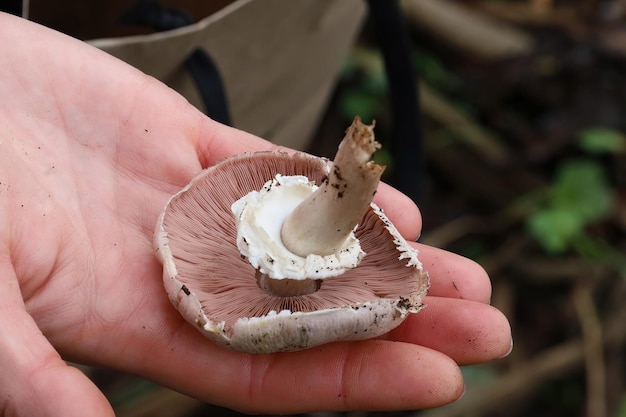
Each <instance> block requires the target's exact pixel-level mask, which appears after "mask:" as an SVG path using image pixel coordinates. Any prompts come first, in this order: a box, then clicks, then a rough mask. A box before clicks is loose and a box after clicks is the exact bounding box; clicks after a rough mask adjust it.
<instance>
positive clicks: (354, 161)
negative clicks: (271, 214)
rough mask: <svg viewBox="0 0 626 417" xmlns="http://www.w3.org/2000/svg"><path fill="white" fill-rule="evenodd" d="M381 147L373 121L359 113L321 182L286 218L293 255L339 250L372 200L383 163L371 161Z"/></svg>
mask: <svg viewBox="0 0 626 417" xmlns="http://www.w3.org/2000/svg"><path fill="white" fill-rule="evenodd" d="M378 148H380V144H379V143H378V142H376V140H375V139H374V124H372V125H365V124H363V123H362V122H361V119H360V118H359V117H358V116H357V117H355V118H354V121H353V122H352V125H351V126H350V127H349V128H348V129H347V130H346V135H345V136H344V138H343V140H342V141H341V143H340V144H339V149H338V150H337V154H336V155H335V159H334V161H333V166H332V168H331V171H330V173H329V175H328V178H326V179H325V180H324V181H323V183H322V184H321V186H320V187H319V188H318V189H317V190H316V191H315V192H314V193H313V194H311V195H310V196H309V197H308V198H307V199H306V200H304V201H303V202H302V203H300V204H299V205H298V206H297V207H296V208H295V209H294V211H293V212H292V213H291V214H290V215H289V217H288V218H287V219H286V220H285V222H284V223H283V225H282V229H281V240H282V242H283V244H284V245H285V247H286V248H287V249H289V250H290V251H291V252H292V253H295V254H296V255H299V256H303V257H306V256H308V255H310V254H316V255H320V256H326V255H331V254H337V253H339V252H340V251H341V249H342V245H343V243H344V242H345V240H346V239H347V238H348V236H349V235H350V233H351V232H352V231H353V230H354V228H355V227H356V226H357V224H358V223H359V222H360V221H361V218H362V217H363V215H364V214H365V212H366V211H367V209H368V207H369V206H370V204H371V202H372V199H373V198H374V194H375V193H376V188H377V187H378V183H379V181H380V176H381V175H382V173H383V171H384V169H385V167H384V166H381V165H378V164H376V163H374V162H373V161H371V160H370V159H371V157H372V155H373V154H374V152H375V151H376V149H378Z"/></svg>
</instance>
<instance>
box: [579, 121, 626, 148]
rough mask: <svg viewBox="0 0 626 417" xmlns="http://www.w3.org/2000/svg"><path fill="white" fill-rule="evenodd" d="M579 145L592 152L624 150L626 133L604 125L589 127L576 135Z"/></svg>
mask: <svg viewBox="0 0 626 417" xmlns="http://www.w3.org/2000/svg"><path fill="white" fill-rule="evenodd" d="M578 144H579V145H580V147H581V148H582V149H583V150H585V151H587V152H589V153H592V154H605V153H621V152H624V151H626V134H624V133H622V132H619V131H617V130H613V129H609V128H605V127H590V128H587V129H585V130H583V131H582V132H580V134H579V135H578Z"/></svg>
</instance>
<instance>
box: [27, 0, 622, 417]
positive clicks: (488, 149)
mask: <svg viewBox="0 0 626 417" xmlns="http://www.w3.org/2000/svg"><path fill="white" fill-rule="evenodd" d="M157 6H158V7H157ZM138 7H139V9H140V10H141V7H145V8H147V9H145V10H152V11H154V10H158V11H159V13H161V12H163V11H164V10H165V12H167V13H170V14H169V15H168V14H167V13H166V15H165V16H166V17H167V16H169V17H171V16H174V17H180V16H181V14H180V13H181V12H184V13H183V15H184V16H186V19H187V20H185V19H183V20H185V24H187V23H190V22H204V23H205V24H204V25H203V26H201V27H198V26H197V31H198V33H201V34H202V33H204V34H205V35H206V36H207V37H210V39H208V40H207V39H205V38H202V37H194V38H193V39H192V40H190V38H189V37H187V38H186V37H185V36H187V35H185V34H182V35H181V36H182V41H181V42H186V44H188V45H189V49H188V51H187V52H189V51H192V50H195V49H193V48H198V47H200V48H201V49H202V50H203V51H204V53H205V56H204V57H205V58H208V63H207V62H206V59H205V60H204V61H203V60H200V63H201V65H200V69H201V71H200V73H201V75H202V74H211V73H213V79H214V80H217V85H218V87H216V88H217V93H216V94H214V96H220V97H222V100H221V101H220V100H218V102H217V103H212V104H211V103H207V101H206V100H205V99H203V97H202V94H198V92H197V91H194V87H197V86H198V78H197V74H196V75H193V74H192V76H191V78H188V79H186V81H184V80H183V81H181V79H184V77H183V78H181V77H179V75H177V74H178V72H179V70H180V71H182V72H189V71H190V68H191V72H193V68H197V67H193V66H191V67H190V66H189V56H187V55H185V56H179V55H176V54H173V55H172V56H169V55H167V54H166V55H164V56H161V58H159V60H158V61H155V60H154V59H152V57H153V55H154V54H157V55H158V54H159V53H162V51H163V50H166V49H167V48H164V47H163V46H162V44H161V43H160V42H170V40H171V39H175V38H177V36H178V35H176V34H178V33H180V31H178V32H177V31H176V30H174V31H173V32H171V31H168V30H166V29H167V28H166V27H165V28H164V26H163V25H161V26H160V27H157V26H159V25H155V24H154V21H153V20H152V21H151V20H150V19H149V18H146V15H147V14H149V13H147V14H146V13H145V10H144V12H141V13H144V14H143V15H142V14H141V13H139V15H140V16H143V17H139V18H138V17H137V15H135V16H134V17H133V13H135V12H136V11H137V10H138V9H137V8H138ZM155 7H156V8H155ZM28 8H29V10H28V17H29V18H30V19H32V20H35V21H38V22H40V23H43V24H45V25H47V26H51V27H53V28H55V29H58V30H61V31H63V32H66V33H68V34H70V35H72V36H75V37H78V38H80V39H84V40H90V41H93V40H94V39H97V38H98V39H102V38H105V40H104V41H103V40H100V41H93V43H94V44H95V45H96V46H98V47H102V48H103V49H105V50H108V51H109V52H111V53H113V54H116V55H118V56H120V57H122V58H123V59H126V60H127V61H129V62H131V63H133V64H135V65H137V66H138V67H140V68H141V69H142V70H145V71H146V72H149V73H153V74H155V76H157V77H159V78H161V79H163V80H164V81H165V82H167V83H168V84H170V85H172V86H173V88H176V89H179V91H181V92H182V93H183V94H185V95H186V96H187V97H188V98H189V99H190V101H192V102H194V103H198V106H199V107H200V108H202V109H203V110H204V111H207V112H209V114H211V108H213V109H214V110H213V111H217V112H218V113H219V114H220V115H221V116H222V117H223V118H224V121H225V122H227V123H231V124H233V125H235V126H237V127H240V128H243V129H246V130H249V131H251V132H253V133H256V134H259V135H260V136H263V137H266V138H268V139H272V140H275V141H276V142H280V143H283V144H286V145H289V146H293V147H297V148H299V149H303V150H307V151H309V152H312V153H315V154H319V155H324V156H329V157H330V156H332V155H334V152H335V149H336V146H337V144H338V142H339V140H340V139H341V138H342V136H343V131H344V130H345V128H346V127H347V126H348V125H349V124H350V122H351V120H352V119H353V117H354V116H355V115H360V116H361V117H362V118H363V119H364V120H365V121H366V122H368V121H370V120H373V119H375V120H376V136H377V139H378V140H379V141H381V142H382V143H383V149H382V151H381V152H379V153H377V156H376V158H378V159H379V162H382V163H384V164H386V165H387V166H388V168H387V171H386V178H385V179H386V180H387V181H388V182H391V183H392V184H393V185H395V186H397V187H398V188H400V189H402V190H403V191H404V192H406V193H407V194H409V195H410V196H411V197H412V198H413V199H414V200H415V201H416V202H417V203H418V204H419V206H420V208H421V210H422V213H423V219H424V230H423V235H422V237H421V241H422V242H424V243H427V244H430V245H434V246H438V247H442V248H445V249H448V250H451V251H454V252H457V253H460V254H462V255H465V256H467V257H470V258H472V259H474V260H476V261H477V262H479V263H480V264H481V265H482V266H483V267H484V268H485V269H486V270H487V271H488V272H489V274H490V276H491V278H492V281H493V297H492V303H493V304H494V305H495V306H496V307H498V308H499V309H500V310H502V311H503V312H504V313H505V314H506V316H507V317H508V318H509V320H510V322H511V325H512V328H513V335H514V340H515V348H514V350H513V352H512V354H511V355H510V356H509V357H507V358H506V359H503V360H499V361H495V362H492V363H488V364H484V365H478V366H469V367H464V368H463V372H464V374H465V378H466V383H467V393H466V395H465V397H464V398H463V399H462V400H460V401H459V402H457V403H454V404H451V405H449V406H445V407H442V408H439V409H434V410H426V411H415V410H407V411H406V412H397V413H372V412H367V411H362V412H351V413H316V414H309V415H310V416H324V417H326V416H351V417H357V416H358V417H367V416H387V415H389V416H420V417H452V416H459V417H460V416H470V417H474V416H475V417H496V416H529V415H530V416H554V417H560V416H563V417H565V416H590V417H605V416H606V417H625V416H626V386H625V382H626V381H625V375H626V349H625V339H626V302H625V300H626V233H625V230H626V1H624V0H562V1H559V0H465V1H453V0H406V1H401V2H395V1H392V0H385V1H376V0H373V1H369V2H361V1H358V0H356V1H347V0H338V1H331V0H324V1H313V2H311V1H304V0H299V1H298V2H280V1H279V2H276V1H270V0H266V1H265V2H260V1H258V0H256V1H254V0H252V1H251V0H247V1H226V0H224V1H192V0H179V1H175V0H172V1H162V2H154V1H152V2H151V1H138V2H136V3H133V2H131V1H121V0H120V1H108V2H96V1H86V0H80V1H78V0H59V1H55V2H47V1H44V0H31V1H30V2H29V4H28ZM250 10H252V11H254V13H250ZM150 13H151V12H150ZM172 13H173V14H172ZM216 13H217V14H216ZM250 14H252V15H253V16H255V21H257V22H259V23H258V24H256V26H255V25H252V24H250V22H249V21H248V20H246V19H249V18H250V17H249V15H250ZM160 16H161V18H163V15H160ZM246 16H248V17H246ZM189 18H190V19H191V20H189ZM205 18H206V19H209V21H208V23H207V20H206V19H205ZM398 18H400V22H401V24H400V25H397V24H396V25H394V24H393V22H394V20H393V19H398ZM203 19H205V20H203ZM390 19H391V20H390ZM166 20H167V19H166ZM273 21H276V22H279V23H281V22H282V23H281V24H280V25H274V24H272V23H271V22H273ZM220 22H228V24H220ZM396 22H397V21H396ZM390 23H391V24H392V26H389V25H390ZM176 25H177V24H174V25H173V26H170V27H169V28H173V27H175V26H176ZM237 25H242V27H247V28H250V29H247V30H250V31H253V30H257V31H258V34H257V32H254V33H255V34H254V36H253V35H251V33H252V32H245V31H243V32H242V31H240V30H237V29H236V28H237V27H239V26H237ZM165 26H167V25H165ZM155 28H156V29H155ZM207 28H208V29H207ZM394 28H395V29H394ZM280 30H284V31H286V33H291V32H290V31H292V32H293V33H294V35H293V36H289V37H287V38H285V37H284V36H277V35H276V33H277V32H276V31H280ZM205 31H208V32H210V34H208V35H207V33H208V32H206V33H205ZM211 31H213V32H211ZM157 32H158V33H157ZM233 37H235V38H236V37H239V38H242V39H246V41H245V46H242V45H243V44H241V43H237V42H235V41H236V39H233ZM329 37H330V39H331V42H328V39H329ZM286 39H289V40H286ZM172 42H176V40H173V41H172ZM281 42H282V43H281ZM286 43H289V44H288V45H287V44H286ZM151 45H153V46H151ZM154 45H156V46H154ZM220 45H227V47H222V49H220ZM192 47H193V48H192ZM124 48H126V49H124ZM128 48H130V49H128ZM151 48H152V49H151ZM154 50H156V52H154ZM120 51H121V52H120ZM150 51H153V52H150ZM307 57H308V58H307ZM306 59H309V60H311V59H313V60H314V61H313V63H314V65H312V63H311V61H303V60H306ZM133 60H136V61H137V62H134V61H133ZM243 61H245V62H243ZM202 62H204V64H202ZM302 62H305V64H304V65H303V64H302ZM164 65H165V66H167V70H166V69H163V70H159V68H161V67H162V66H164ZM255 65H257V66H260V67H255ZM263 65H265V67H264V66H263ZM250 67H252V68H254V69H255V70H254V71H252V72H255V73H256V75H250V74H247V73H244V70H246V71H247V72H250V71H251V69H250ZM207 68H208V69H207ZM407 68H408V71H407ZM211 69H212V70H211ZM216 74H217V75H216ZM259 74H261V75H262V77H261V78H259V77H260V75H259ZM286 86H287V87H286ZM320 86H321V87H320ZM244 87H245V88H244ZM213 91H215V90H213ZM205 98H206V97H205ZM262 103H265V105H263V104H262ZM203 105H205V107H204V108H203ZM261 107H262V108H261ZM215 108H217V110H215ZM220 111H221V113H220ZM264 112H267V114H265V113H264ZM214 116H215V115H214ZM260 116H263V117H260ZM294 366H297V365H294ZM83 369H84V371H85V372H86V373H87V374H88V375H90V376H91V377H92V378H93V380H94V381H95V382H96V383H97V384H98V385H99V386H100V387H101V389H102V390H103V391H104V392H105V393H106V395H107V396H108V398H109V400H110V401H111V403H112V404H113V406H114V408H115V409H116V412H117V415H118V416H120V417H166V416H167V417H175V416H176V417H194V416H205V415H212V416H236V415H238V414H237V413H235V412H232V411H230V410H225V409H221V408H219V407H214V406H211V405H207V404H202V403H200V402H198V401H196V400H193V399H191V398H188V397H185V396H183V395H181V394H178V393H176V392H173V391H170V390H168V389H165V388H163V387H160V386H158V385H156V384H154V383H151V382H149V381H145V380H142V379H139V378H136V377H134V376H130V375H125V374H121V373H119V372H116V371H112V370H105V369H94V368H83Z"/></svg>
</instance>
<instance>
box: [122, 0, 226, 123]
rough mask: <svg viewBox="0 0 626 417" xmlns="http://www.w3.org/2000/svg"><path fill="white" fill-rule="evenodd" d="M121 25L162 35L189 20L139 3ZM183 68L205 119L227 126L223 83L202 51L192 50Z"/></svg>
mask: <svg viewBox="0 0 626 417" xmlns="http://www.w3.org/2000/svg"><path fill="white" fill-rule="evenodd" d="M121 21H122V23H127V24H134V25H143V26H149V27H151V28H153V29H154V30H157V31H165V30H171V29H176V28H179V27H183V26H187V25H190V24H192V23H193V17H192V16H191V14H190V13H188V12H187V11H186V10H184V9H176V8H163V7H161V5H160V4H159V2H158V0H140V1H138V2H137V3H136V4H135V5H134V6H133V7H132V8H131V9H130V10H129V11H128V12H126V14H125V15H124V16H123V17H122V19H121ZM185 67H186V68H187V70H188V71H189V73H190V75H191V77H192V78H193V80H194V83H195V84H196V88H197V89H198V93H199V94H200V97H201V98H202V101H203V103H204V106H205V108H206V113H207V115H208V116H209V117H210V118H212V119H213V120H216V121H218V122H220V123H223V124H227V125H230V124H231V121H230V114H229V111H228V105H227V98H226V90H225V88H224V83H223V82H222V78H221V76H220V73H219V70H218V68H217V66H216V65H215V63H214V62H213V60H212V59H211V57H210V56H209V54H208V53H207V52H206V51H205V50H204V49H202V48H196V49H195V50H193V51H192V52H191V54H189V56H188V57H187V59H186V61H185Z"/></svg>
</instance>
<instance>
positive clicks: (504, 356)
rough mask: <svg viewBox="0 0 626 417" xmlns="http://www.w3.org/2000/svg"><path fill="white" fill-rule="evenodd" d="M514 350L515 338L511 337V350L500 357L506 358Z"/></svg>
mask: <svg viewBox="0 0 626 417" xmlns="http://www.w3.org/2000/svg"><path fill="white" fill-rule="evenodd" d="M512 351H513V338H511V346H510V347H509V350H508V351H507V352H506V353H505V354H504V355H502V356H499V357H498V359H502V358H506V357H507V356H509V355H510V354H511V352H512Z"/></svg>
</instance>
